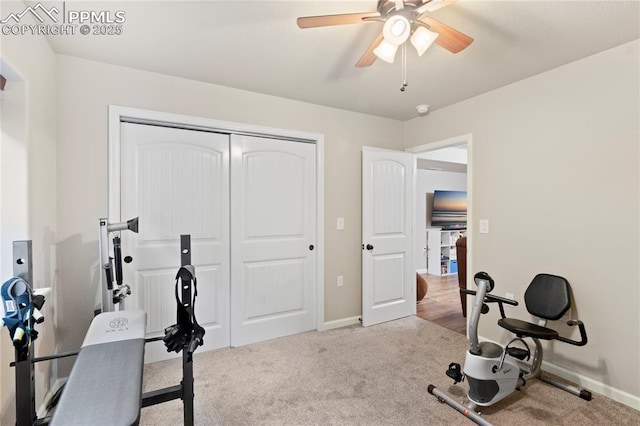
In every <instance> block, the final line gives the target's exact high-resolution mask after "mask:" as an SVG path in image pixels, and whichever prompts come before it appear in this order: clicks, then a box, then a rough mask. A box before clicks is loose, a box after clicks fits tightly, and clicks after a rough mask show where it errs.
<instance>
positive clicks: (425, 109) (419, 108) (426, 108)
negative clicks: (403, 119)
mask: <svg viewBox="0 0 640 426" xmlns="http://www.w3.org/2000/svg"><path fill="white" fill-rule="evenodd" d="M416 111H418V114H420V115H425V114H426V113H428V112H429V105H424V104H422V105H418V106H417V107H416Z"/></svg>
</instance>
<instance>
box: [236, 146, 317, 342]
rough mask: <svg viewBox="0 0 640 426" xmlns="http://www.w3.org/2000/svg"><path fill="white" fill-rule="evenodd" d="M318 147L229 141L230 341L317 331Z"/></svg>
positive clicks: (251, 340) (254, 339) (244, 340)
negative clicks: (316, 233)
mask: <svg viewBox="0 0 640 426" xmlns="http://www.w3.org/2000/svg"><path fill="white" fill-rule="evenodd" d="M315 230H316V149H315V145H314V144H311V143H304V142H294V141H286V140H280V139H270V138H266V137H254V136H241V135H232V136H231V344H232V345H234V346H237V345H244V344H247V343H251V342H256V341H260V340H266V339H270V338H274V337H280V336H285V335H290V334H294V333H299V332H303V331H308V330H313V329H315V309H316V306H315V285H314V283H315V276H316V270H315V268H316V253H317V251H316V250H315V244H316V235H315V232H316V231H315Z"/></svg>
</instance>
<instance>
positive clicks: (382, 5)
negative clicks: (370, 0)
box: [378, 0, 422, 16]
mask: <svg viewBox="0 0 640 426" xmlns="http://www.w3.org/2000/svg"><path fill="white" fill-rule="evenodd" d="M420 6H422V0H405V2H404V7H405V8H407V9H416V8H418V7H420ZM395 8H396V2H395V1H389V0H378V12H379V13H380V15H382V16H386V15H388V14H389V12H391V11H393V10H395Z"/></svg>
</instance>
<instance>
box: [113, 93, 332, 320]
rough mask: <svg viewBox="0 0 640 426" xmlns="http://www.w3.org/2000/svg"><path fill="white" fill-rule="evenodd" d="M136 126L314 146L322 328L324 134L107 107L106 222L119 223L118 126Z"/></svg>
mask: <svg viewBox="0 0 640 426" xmlns="http://www.w3.org/2000/svg"><path fill="white" fill-rule="evenodd" d="M121 122H129V123H138V124H151V125H160V126H165V127H177V128H181V129H188V130H200V131H208V132H220V133H229V134H243V135H251V136H266V137H269V138H272V139H282V140H287V141H297V142H304V143H312V144H315V146H316V247H317V248H318V251H317V255H316V256H317V258H316V261H317V264H316V275H315V283H314V288H315V297H316V318H315V329H316V330H319V331H321V330H323V327H324V135H322V134H320V133H311V132H302V131H297V130H288V129H280V128H274V127H266V126H258V125H253V124H246V123H235V122H231V121H221V120H214V119H211V118H204V117H194V116H189V115H181V114H174V113H167V112H160V111H152V110H146V109H140V108H131V107H124V106H119V105H109V118H108V131H107V134H108V146H109V151H108V159H109V166H108V168H109V176H108V211H109V220H110V221H112V222H120V221H121V218H120V184H121V182H120V166H121V165H120V153H121V144H122V141H121V137H120V123H121Z"/></svg>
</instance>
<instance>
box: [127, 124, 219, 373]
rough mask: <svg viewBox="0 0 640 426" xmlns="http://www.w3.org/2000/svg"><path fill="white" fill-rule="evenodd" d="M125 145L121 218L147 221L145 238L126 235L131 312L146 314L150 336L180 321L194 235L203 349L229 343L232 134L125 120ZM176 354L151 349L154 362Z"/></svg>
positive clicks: (143, 227)
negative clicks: (186, 255)
mask: <svg viewBox="0 0 640 426" xmlns="http://www.w3.org/2000/svg"><path fill="white" fill-rule="evenodd" d="M121 140H122V145H121V146H122V148H121V218H122V219H123V220H127V219H131V218H133V217H136V216H138V217H139V218H140V222H139V233H138V234H134V233H132V232H128V231H127V232H122V241H123V244H122V247H123V255H130V256H132V257H133V262H131V263H130V264H125V265H124V266H125V271H124V277H125V280H129V279H130V280H131V281H132V282H131V283H130V284H131V286H132V294H131V296H130V297H129V298H127V299H126V307H127V308H131V307H139V308H141V309H144V310H145V311H146V312H147V336H163V335H164V328H165V327H167V326H169V325H171V324H175V322H176V302H175V297H174V285H175V275H176V272H177V271H178V268H179V267H180V235H181V234H190V235H191V263H192V264H193V265H194V266H195V268H196V276H197V280H198V296H197V299H196V304H195V309H196V315H197V318H198V322H199V323H200V325H201V326H203V327H204V328H205V330H206V335H205V337H204V347H203V348H202V349H201V350H210V349H214V348H220V347H226V346H229V342H230V341H229V329H230V325H229V316H230V314H229V298H230V290H229V135H223V134H216V133H210V132H201V131H191V130H184V129H175V128H168V127H160V126H151V125H142V124H131V123H122V124H121ZM127 284H129V282H127ZM172 356H176V354H175V353H173V352H172V353H171V354H168V353H167V351H166V349H165V347H164V344H163V342H161V341H160V342H154V343H149V344H147V345H146V352H145V360H146V361H147V362H152V361H156V360H160V359H166V358H170V357H172Z"/></svg>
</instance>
